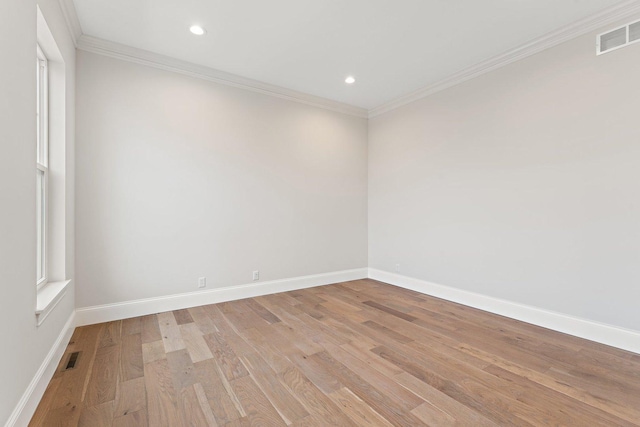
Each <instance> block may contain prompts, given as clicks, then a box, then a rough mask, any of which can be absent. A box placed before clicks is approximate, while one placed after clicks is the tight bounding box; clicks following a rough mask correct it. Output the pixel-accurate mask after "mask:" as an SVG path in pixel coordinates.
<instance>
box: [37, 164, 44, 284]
mask: <svg viewBox="0 0 640 427" xmlns="http://www.w3.org/2000/svg"><path fill="white" fill-rule="evenodd" d="M36 171H37V175H36V220H37V230H38V231H37V234H38V236H37V245H38V246H37V255H36V257H37V261H36V273H37V278H38V282H40V281H41V280H42V279H44V277H45V265H44V263H45V245H46V242H45V240H46V239H45V232H46V223H45V221H46V215H45V200H46V197H45V175H44V172H43V171H41V170H40V169H37V170H36Z"/></svg>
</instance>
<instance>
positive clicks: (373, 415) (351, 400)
mask: <svg viewBox="0 0 640 427" xmlns="http://www.w3.org/2000/svg"><path fill="white" fill-rule="evenodd" d="M329 397H330V398H331V400H333V401H334V403H335V404H336V405H338V407H339V408H340V409H342V411H343V412H344V413H345V415H346V416H347V417H349V418H351V419H352V420H353V422H354V423H356V424H357V425H359V426H371V427H374V426H376V427H378V426H379V427H391V426H392V425H393V424H391V423H390V422H389V421H387V420H386V419H384V418H383V417H382V415H380V414H379V413H377V412H376V411H374V410H373V409H372V408H371V407H370V406H369V405H367V404H366V403H365V402H363V401H362V400H361V399H360V398H359V397H358V396H356V395H355V394H353V392H352V391H351V390H349V389H348V388H341V389H339V390H336V391H334V392H333V393H330V394H329Z"/></svg>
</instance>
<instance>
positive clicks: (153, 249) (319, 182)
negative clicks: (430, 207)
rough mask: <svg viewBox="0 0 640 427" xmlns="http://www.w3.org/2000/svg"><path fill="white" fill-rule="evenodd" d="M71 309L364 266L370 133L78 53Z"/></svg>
mask: <svg viewBox="0 0 640 427" xmlns="http://www.w3.org/2000/svg"><path fill="white" fill-rule="evenodd" d="M77 75H78V81H77V84H78V98H77V101H78V116H77V124H78V125H77V131H78V134H77V137H78V144H77V152H76V154H77V161H78V169H77V251H78V252H77V265H78V283H79V284H80V285H79V287H78V289H77V301H78V303H77V306H78V307H87V306H94V305H100V304H106V303H115V302H121V301H127V300H134V299H140V298H148V297H155V296H161V295H171V294H179V293H185V292H192V291H196V290H197V279H198V277H200V276H205V277H207V285H208V286H207V289H212V288H217V287H222V286H233V285H239V284H245V283H249V282H251V281H252V271H253V270H260V279H261V280H262V281H265V280H272V279H282V278H288V277H297V276H303V275H310V274H318V273H325V272H332V271H340V270H346V269H353V268H360V267H366V265H367V190H366V188H367V121H366V120H365V119H360V118H355V117H351V116H347V115H343V114H340V113H335V112H330V111H326V110H323V109H319V108H315V107H310V106H306V105H303V104H299V103H294V102H290V101H285V100H281V99H278V98H274V97H269V96H265V95H261V94H256V93H252V92H247V91H243V90H239V89H235V88H232V87H229V86H224V85H219V84H215V83H211V82H208V81H204V80H199V79H194V78H190V77H186V76H183V75H180V74H175V73H170V72H166V71H162V70H158V69H154V68H148V67H145V66H141V65H137V64H133V63H129V62H124V61H121V60H117V59H112V58H108V57H104V56H100V55H96V54H92V53H87V52H83V51H79V52H78V68H77Z"/></svg>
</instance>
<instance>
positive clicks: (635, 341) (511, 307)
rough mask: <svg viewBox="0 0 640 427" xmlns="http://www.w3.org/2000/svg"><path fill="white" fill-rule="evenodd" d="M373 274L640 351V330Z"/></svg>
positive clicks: (371, 273)
mask: <svg viewBox="0 0 640 427" xmlns="http://www.w3.org/2000/svg"><path fill="white" fill-rule="evenodd" d="M369 278H370V279H374V280H379V281H381V282H385V283H389V284H391V285H395V286H398V287H401V288H405V289H409V290H412V291H416V292H420V293H423V294H426V295H431V296H434V297H437V298H442V299H445V300H447V301H451V302H455V303H458V304H463V305H466V306H469V307H473V308H478V309H480V310H484V311H488V312H490V313H494V314H499V315H501V316H505V317H509V318H512V319H516V320H520V321H523V322H527V323H531V324H533V325H536V326H542V327H544V328H547V329H552V330H554V331H558V332H562V333H565V334H569V335H573V336H576V337H580V338H584V339H587V340H590V341H595V342H598V343H601V344H605V345H609V346H612V347H617V348H620V349H623V350H627V351H631V352H634V353H638V354H640V332H638V331H632V330H629V329H623V328H619V327H617V326H611V325H607V324H604V323H599V322H594V321H591V320H587V319H582V318H579V317H574V316H569V315H566V314H562V313H557V312H553V311H549V310H544V309H541V308H537V307H532V306H528V305H524V304H519V303H515V302H512V301H507V300H503V299H499V298H494V297H490V296H486V295H482V294H477V293H474V292H469V291H465V290H462V289H457V288H453V287H450V286H444V285H439V284H436V283H431V282H427V281H424V280H420V279H415V278H412V277H408V276H402V275H400V274H396V273H390V272H387V271H383V270H377V269H374V268H369Z"/></svg>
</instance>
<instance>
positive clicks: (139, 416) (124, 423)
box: [112, 410, 151, 427]
mask: <svg viewBox="0 0 640 427" xmlns="http://www.w3.org/2000/svg"><path fill="white" fill-rule="evenodd" d="M112 426H113V427H151V426H149V420H148V419H147V411H146V410H143V411H138V412H132V413H129V414H127V415H125V416H123V417H118V418H115V419H114V420H113V424H112Z"/></svg>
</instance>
